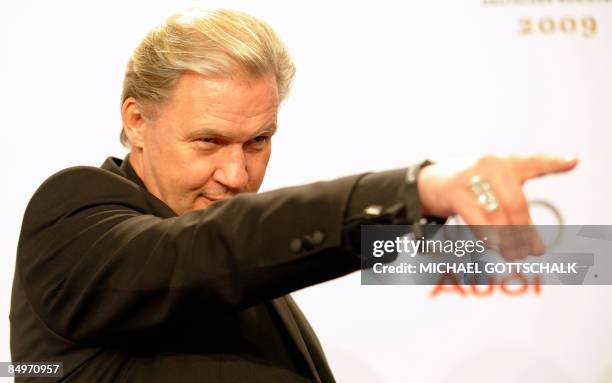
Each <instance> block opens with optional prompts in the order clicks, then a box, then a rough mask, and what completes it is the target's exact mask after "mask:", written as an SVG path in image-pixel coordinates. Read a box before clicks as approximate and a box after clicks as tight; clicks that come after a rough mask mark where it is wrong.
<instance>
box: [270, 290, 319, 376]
mask: <svg viewBox="0 0 612 383" xmlns="http://www.w3.org/2000/svg"><path fill="white" fill-rule="evenodd" d="M272 305H273V306H274V308H275V309H276V311H277V312H278V315H279V316H280V318H281V320H282V321H283V323H284V324H285V327H286V328H287V331H289V335H291V338H292V339H293V341H294V342H295V344H296V346H297V347H298V349H299V350H300V352H301V353H302V355H303V356H304V359H305V360H306V363H307V364H308V367H310V370H311V371H312V374H313V376H314V377H315V379H316V380H317V382H321V377H320V376H319V371H317V368H316V366H315V364H314V362H313V360H312V357H311V355H310V352H309V351H308V348H307V347H306V343H304V338H302V333H301V332H300V328H299V327H298V325H297V323H296V322H295V319H294V317H293V314H292V313H291V309H290V308H289V306H288V303H287V300H286V298H285V297H280V298H277V299H274V300H273V301H272Z"/></svg>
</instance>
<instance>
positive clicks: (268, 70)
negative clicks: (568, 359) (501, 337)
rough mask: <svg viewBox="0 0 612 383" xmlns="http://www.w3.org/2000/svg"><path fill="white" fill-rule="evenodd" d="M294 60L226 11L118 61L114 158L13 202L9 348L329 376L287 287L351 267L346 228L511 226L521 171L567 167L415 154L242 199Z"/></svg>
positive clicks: (136, 372)
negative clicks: (411, 159)
mask: <svg viewBox="0 0 612 383" xmlns="http://www.w3.org/2000/svg"><path fill="white" fill-rule="evenodd" d="M294 72H295V69H294V66H293V64H292V62H291V60H290V57H289V55H288V53H287V51H286V49H285V48H284V46H283V45H282V44H281V42H280V41H279V39H278V38H277V36H276V35H275V34H274V32H273V31H272V30H271V29H270V27H269V26H268V25H266V24H265V23H264V22H262V21H260V20H257V19H255V18H253V17H251V16H248V15H246V14H244V13H240V12H234V11H216V12H212V13H202V12H200V11H189V12H183V13H179V14H177V15H174V16H172V17H170V18H169V19H168V20H167V22H166V23H165V24H164V25H162V26H160V27H158V28H156V29H154V30H153V31H151V32H150V33H149V34H148V35H147V37H146V38H145V40H144V41H143V42H142V43H141V44H140V46H139V47H138V48H137V49H136V50H135V52H134V54H133V56H132V58H131V59H130V61H129V64H128V67H127V70H126V74H125V81H124V89H123V97H122V107H121V114H122V119H123V130H122V136H121V139H122V142H124V143H125V144H126V145H127V146H129V148H130V154H129V155H128V156H127V157H126V158H125V159H124V160H119V159H117V158H113V157H110V158H108V159H107V160H106V162H104V164H103V165H102V166H101V167H100V168H91V167H75V168H70V169H66V170H63V171H61V172H59V173H57V174H55V175H53V176H52V177H50V178H49V179H48V180H47V181H45V182H44V183H43V184H42V185H41V187H40V188H39V189H38V190H37V191H36V193H35V194H34V196H33V197H32V199H31V201H30V203H29V205H28V207H27V210H26V212H25V215H24V220H23V227H22V232H21V237H20V241H19V245H18V254H17V265H16V272H15V278H14V287H13V297H12V307H11V316H10V319H11V351H12V357H13V360H14V361H57V362H60V361H61V362H63V369H64V378H63V381H74V382H135V381H143V382H170V381H172V382H174V381H179V382H180V381H185V382H188V381H206V382H243V381H245V382H275V381H281V382H313V381H314V382H331V381H333V380H334V379H333V375H332V373H331V371H330V369H329V367H328V365H327V362H326V360H325V356H324V354H323V351H322V348H321V346H320V344H319V343H318V341H317V339H316V337H315V335H314V332H313V330H312V329H311V328H310V326H309V325H308V322H307V321H306V319H305V318H304V316H303V315H302V313H301V312H300V310H299V309H298V308H297V306H296V305H295V303H294V302H293V301H292V300H291V298H290V297H289V296H288V295H287V294H289V293H290V292H292V291H295V290H298V289H300V288H303V287H306V286H310V285H314V284H316V283H319V282H322V281H326V280H329V279H332V278H336V277H339V276H342V275H345V274H347V273H349V272H352V271H355V270H358V269H359V268H360V266H361V262H360V257H359V248H358V241H356V240H355V238H358V235H359V227H360V225H361V224H367V223H413V222H417V221H418V222H421V221H422V219H425V218H423V217H428V218H429V219H433V218H440V219H442V220H443V219H444V218H445V217H448V216H450V215H454V214H459V215H461V216H462V217H463V218H464V220H466V222H467V223H469V224H527V223H529V214H528V211H527V205H526V202H525V197H524V195H523V193H522V191H521V185H522V183H523V182H524V181H525V180H527V179H529V178H532V177H537V176H541V175H544V174H547V173H551V172H561V171H566V170H569V169H571V168H572V167H574V166H575V164H576V161H575V160H566V159H562V158H552V157H541V156H540V157H530V158H518V157H509V158H498V157H484V158H482V159H480V160H478V161H476V162H474V163H470V164H465V165H457V164H453V165H446V164H444V163H440V164H435V165H430V164H429V163H427V162H426V163H423V164H421V165H417V166H413V167H410V168H408V169H399V170H392V171H387V172H380V173H370V174H361V175H355V176H349V177H344V178H340V179H337V180H334V181H329V182H320V183H315V184H311V185H304V186H299V187H293V188H286V189H281V190H276V191H271V192H266V193H261V194H255V193H254V192H256V191H257V190H258V188H259V187H260V185H261V182H262V180H263V177H264V174H265V170H266V166H267V163H268V159H269V157H270V153H271V139H272V136H273V135H274V132H275V131H276V119H277V113H278V107H279V104H280V102H281V101H282V100H283V99H284V98H285V97H286V96H287V93H288V91H289V88H290V84H291V80H292V78H293V76H294ZM428 165H429V166H428ZM475 176H476V177H479V178H478V180H476V181H474V177H475ZM474 184H476V185H478V186H480V187H483V188H485V189H486V193H481V194H480V196H479V197H485V198H484V199H481V200H479V199H477V198H475V197H478V195H477V196H475V195H474V192H473V191H472V190H471V189H470V185H472V186H473V185H474ZM483 201H484V202H483ZM421 223H423V222H421ZM525 252H530V253H534V252H537V249H535V248H532V249H526V250H525ZM525 255H527V253H524V254H518V255H517V256H525Z"/></svg>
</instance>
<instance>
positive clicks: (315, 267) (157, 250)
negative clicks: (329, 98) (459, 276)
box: [10, 157, 418, 383]
mask: <svg viewBox="0 0 612 383" xmlns="http://www.w3.org/2000/svg"><path fill="white" fill-rule="evenodd" d="M405 173H406V170H405V169H403V170H401V169H400V170H395V171H388V172H381V173H370V174H365V175H355V176H350V177H345V178H341V179H337V180H334V181H328V182H318V183H314V184H310V185H304V186H298V187H291V188H285V189H280V190H275V191H271V192H265V193H260V194H253V193H245V194H241V195H238V196H236V197H234V198H231V199H229V200H224V201H218V202H215V203H214V204H213V205H211V206H210V207H209V208H207V209H205V210H198V211H193V212H189V213H186V214H182V215H180V216H177V215H176V214H175V213H174V212H173V211H172V210H171V209H170V208H169V207H168V206H167V205H166V204H165V203H163V202H162V201H161V200H159V199H157V198H156V197H155V196H153V195H152V194H151V193H149V192H148V191H147V190H146V188H145V186H144V184H143V183H142V181H141V180H140V179H139V178H138V176H137V175H136V173H135V172H134V170H133V169H132V167H131V166H130V164H129V160H127V157H126V159H125V160H123V161H122V160H119V159H116V158H113V157H109V158H108V159H107V160H106V162H104V164H103V165H102V166H101V167H100V168H94V167H74V168H69V169H66V170H63V171H61V172H59V173H57V174H55V175H53V176H51V177H50V178H49V179H47V180H46V181H45V182H44V183H43V184H42V185H41V186H40V188H39V189H38V190H37V191H36V193H35V194H34V196H33V197H32V199H31V201H30V203H29V204H28V207H27V209H26V212H25V215H24V219H23V226H22V230H21V236H20V239H19V245H18V251H17V262H16V271H15V277H14V285H13V295H12V304H11V313H10V321H11V353H12V359H13V361H20V362H24V361H61V362H63V363H64V377H63V378H62V379H60V380H61V381H69V382H87V383H92V382H191V381H203V382H311V381H315V382H332V381H334V378H333V375H332V373H331V371H330V369H329V366H328V364H327V361H326V359H325V356H324V353H323V350H322V348H321V345H320V344H319V342H318V340H317V338H316V336H315V333H314V331H313V330H312V328H311V327H310V326H309V324H308V322H307V320H306V319H305V317H304V316H303V315H302V313H301V312H300V310H299V309H298V307H297V305H296V304H295V303H294V301H293V300H292V299H291V297H290V296H289V295H287V294H288V293H290V292H292V291H295V290H298V289H300V288H303V287H306V286H310V285H313V284H316V283H319V282H322V281H326V280H329V279H332V278H336V277H339V276H341V275H344V274H347V273H349V272H351V271H354V270H357V269H359V268H360V266H361V262H360V258H359V249H358V241H356V240H355V238H358V234H356V230H358V229H359V225H360V224H362V223H369V222H383V223H389V222H391V221H393V222H398V219H399V220H400V221H401V220H405V221H406V222H407V221H411V220H412V219H413V217H411V213H410V212H412V213H415V211H414V210H415V209H414V206H416V205H415V204H416V203H417V201H418V196H417V195H416V189H415V188H413V189H410V187H409V186H406V183H405V182H404V175H405ZM373 204H374V205H380V206H382V207H383V210H384V209H386V208H391V209H388V210H386V211H387V213H386V214H382V215H381V216H373V215H365V214H362V212H363V210H364V209H365V208H366V207H367V206H369V205H373ZM398 204H399V206H404V207H405V206H406V205H410V206H412V207H413V208H412V209H408V210H409V213H408V214H407V215H406V212H405V210H404V209H400V210H398V209H397V206H398ZM394 206H395V207H394ZM389 212H391V213H389ZM18 381H20V379H18ZM23 381H27V379H24V380H23ZM32 381H40V380H39V379H32Z"/></svg>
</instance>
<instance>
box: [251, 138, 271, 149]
mask: <svg viewBox="0 0 612 383" xmlns="http://www.w3.org/2000/svg"><path fill="white" fill-rule="evenodd" d="M270 138H271V137H270V136H263V135H262V136H257V137H255V138H253V139H252V140H251V141H250V142H249V144H250V146H251V147H252V148H255V149H263V148H264V147H265V146H266V144H267V143H268V142H269V141H270Z"/></svg>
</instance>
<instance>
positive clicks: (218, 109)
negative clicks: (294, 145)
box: [122, 73, 279, 214]
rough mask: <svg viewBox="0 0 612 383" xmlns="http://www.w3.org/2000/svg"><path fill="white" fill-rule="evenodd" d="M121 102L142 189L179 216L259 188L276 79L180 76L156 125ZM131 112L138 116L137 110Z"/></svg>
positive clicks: (275, 104)
mask: <svg viewBox="0 0 612 383" xmlns="http://www.w3.org/2000/svg"><path fill="white" fill-rule="evenodd" d="M126 103H127V101H126ZM126 103H124V106H123V110H122V111H123V114H124V116H123V118H124V126H126V122H127V123H128V125H130V124H131V125H130V126H132V128H130V127H129V126H128V129H126V133H127V135H128V138H129V139H130V141H131V142H132V152H131V154H130V160H131V163H132V165H133V167H134V169H135V170H136V172H137V173H138V175H139V176H140V177H141V179H142V180H143V182H144V184H145V186H146V187H147V189H148V190H149V191H150V192H151V193H153V194H154V195H155V196H157V197H158V198H159V199H161V200H162V201H164V202H165V203H166V204H167V205H168V206H170V207H171V208H172V209H173V210H174V211H175V212H176V213H177V214H182V213H185V212H188V211H192V210H195V209H204V208H206V207H208V206H209V205H210V204H212V203H213V202H214V201H217V200H221V199H225V198H230V197H232V196H235V195H236V194H238V193H243V192H256V191H257V190H258V189H259V187H260V186H261V183H262V181H263V177H264V174H265V171H266V166H267V164H268V160H269V159H270V153H271V149H272V142H271V139H272V135H273V134H274V133H275V131H276V121H277V113H278V104H279V99H278V90H277V85H276V80H275V78H274V76H269V77H262V78H259V79H255V80H253V79H250V80H248V79H246V78H235V79H228V78H211V77H204V76H202V75H199V74H195V73H185V74H183V75H182V76H181V77H180V78H179V80H178V82H177V84H176V86H175V88H174V89H173V90H172V93H171V96H170V98H169V100H168V101H167V102H165V103H164V104H163V105H162V106H161V107H158V110H157V113H156V116H155V118H154V119H153V120H147V119H145V118H140V119H139V118H137V116H136V117H135V116H129V113H130V110H129V109H130V107H129V106H126ZM132 112H133V113H135V114H138V110H137V106H136V104H134V105H133V109H132ZM126 114H128V116H126ZM141 117H142V116H141Z"/></svg>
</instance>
